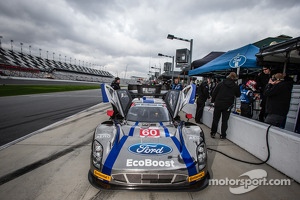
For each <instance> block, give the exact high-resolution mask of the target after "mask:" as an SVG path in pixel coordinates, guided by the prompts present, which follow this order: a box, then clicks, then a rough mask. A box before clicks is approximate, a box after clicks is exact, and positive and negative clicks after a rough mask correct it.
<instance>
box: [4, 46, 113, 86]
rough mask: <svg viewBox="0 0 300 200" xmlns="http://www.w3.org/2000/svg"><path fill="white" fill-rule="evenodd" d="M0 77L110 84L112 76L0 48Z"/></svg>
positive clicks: (103, 72) (99, 71) (91, 69)
mask: <svg viewBox="0 0 300 200" xmlns="http://www.w3.org/2000/svg"><path fill="white" fill-rule="evenodd" d="M0 76H14V77H28V78H48V79H59V80H75V81H91V82H110V81H111V80H113V75H112V74H111V73H110V72H108V71H104V70H97V69H93V68H89V67H83V66H79V65H76V64H75V65H74V64H71V63H66V62H61V61H55V60H50V59H43V58H41V57H37V56H32V55H29V54H25V53H22V52H16V51H12V50H7V49H3V48H0Z"/></svg>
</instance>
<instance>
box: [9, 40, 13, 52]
mask: <svg viewBox="0 0 300 200" xmlns="http://www.w3.org/2000/svg"><path fill="white" fill-rule="evenodd" d="M13 43H14V40H10V47H11V51H14V48H13Z"/></svg>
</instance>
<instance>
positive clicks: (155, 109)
mask: <svg viewBox="0 0 300 200" xmlns="http://www.w3.org/2000/svg"><path fill="white" fill-rule="evenodd" d="M126 118H127V120H128V121H139V122H167V121H170V115H169V112H168V109H167V108H166V107H165V106H163V105H151V104H146V105H143V104H139V105H135V106H132V107H131V108H130V109H129V111H128V114H127V117H126Z"/></svg>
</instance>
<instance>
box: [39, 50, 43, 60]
mask: <svg viewBox="0 0 300 200" xmlns="http://www.w3.org/2000/svg"><path fill="white" fill-rule="evenodd" d="M39 50H40V58H42V49H39Z"/></svg>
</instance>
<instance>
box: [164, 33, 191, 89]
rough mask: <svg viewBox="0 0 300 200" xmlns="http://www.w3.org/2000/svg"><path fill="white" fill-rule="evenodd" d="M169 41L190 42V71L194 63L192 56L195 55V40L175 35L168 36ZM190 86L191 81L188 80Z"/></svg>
mask: <svg viewBox="0 0 300 200" xmlns="http://www.w3.org/2000/svg"><path fill="white" fill-rule="evenodd" d="M167 39H170V40H173V39H176V40H181V41H185V42H189V43H190V59H189V61H188V69H189V70H190V69H191V63H192V55H193V39H190V40H188V39H184V38H180V37H176V36H174V35H171V34H168V36H167ZM188 84H190V79H188Z"/></svg>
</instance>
